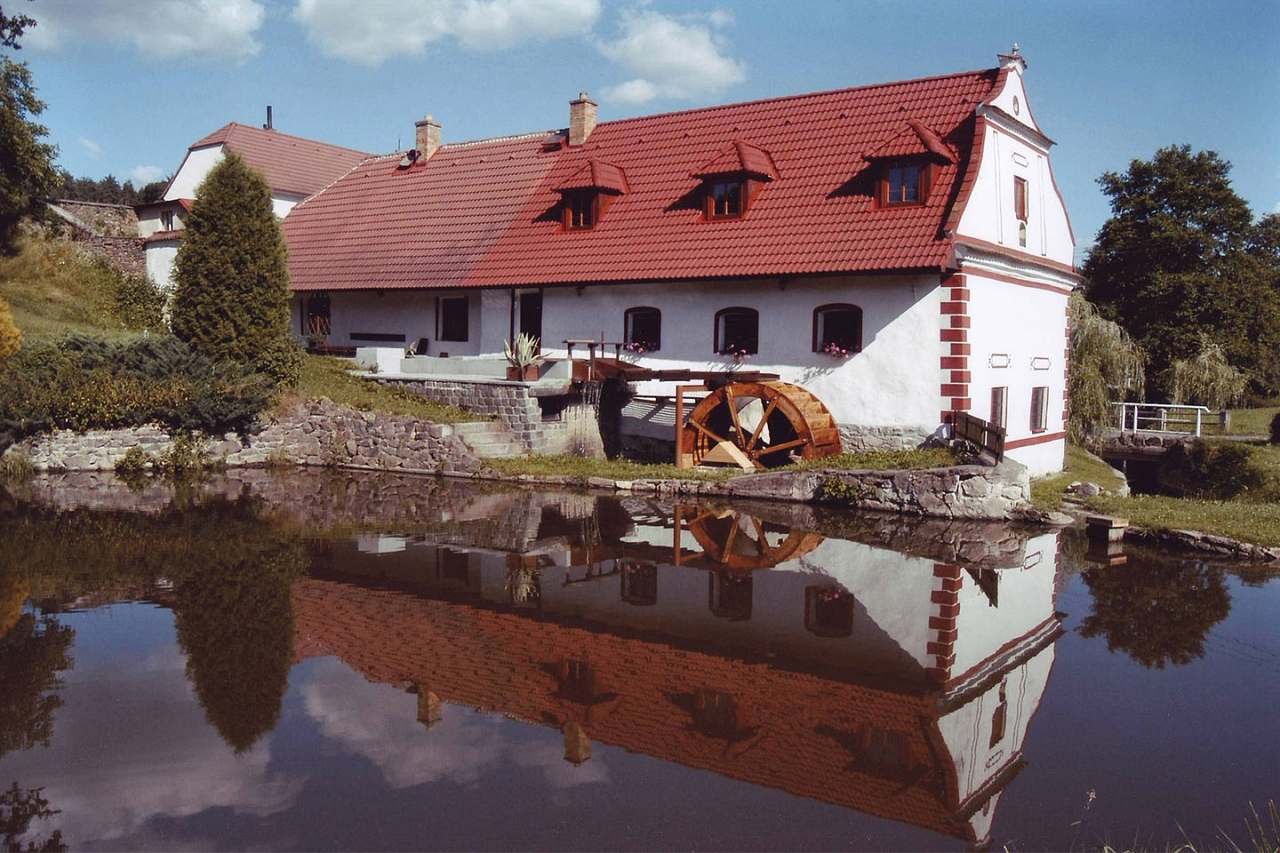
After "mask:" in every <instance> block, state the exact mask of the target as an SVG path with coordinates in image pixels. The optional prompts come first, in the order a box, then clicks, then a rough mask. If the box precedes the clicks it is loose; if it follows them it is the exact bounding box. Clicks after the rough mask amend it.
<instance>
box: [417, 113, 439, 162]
mask: <svg viewBox="0 0 1280 853" xmlns="http://www.w3.org/2000/svg"><path fill="white" fill-rule="evenodd" d="M413 126H414V128H416V130H417V133H416V134H415V136H414V145H413V147H414V148H416V149H418V154H419V156H420V157H421V158H422V159H424V160H425V159H426V158H427V157H430V156H431V155H432V154H434V153H436V149H437V148H439V147H440V122H438V121H436V120H435V119H433V118H432V117H431V115H430V114H429V113H428V115H427V117H426V118H424V119H422V120H420V121H416V122H414V123H413Z"/></svg>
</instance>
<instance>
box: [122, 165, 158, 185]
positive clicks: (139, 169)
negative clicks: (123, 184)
mask: <svg viewBox="0 0 1280 853" xmlns="http://www.w3.org/2000/svg"><path fill="white" fill-rule="evenodd" d="M163 177H164V169H161V168H160V167H159V166H134V167H133V170H132V171H130V172H129V180H131V181H133V185H134V186H135V187H141V186H143V185H145V184H149V183H151V182H152V181H158V180H160V179H161V178H163Z"/></svg>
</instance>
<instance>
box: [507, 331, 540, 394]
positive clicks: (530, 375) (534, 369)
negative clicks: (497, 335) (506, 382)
mask: <svg viewBox="0 0 1280 853" xmlns="http://www.w3.org/2000/svg"><path fill="white" fill-rule="evenodd" d="M502 348H503V352H504V354H505V355H506V357H507V362H508V367H507V379H510V380H512V381H517V382H518V381H523V382H536V381H537V379H538V365H539V364H542V362H543V361H545V359H544V358H543V357H542V356H541V355H540V354H539V353H538V339H537V338H535V337H534V336H533V335H530V334H528V333H526V332H521V333H520V334H518V335H516V339H515V340H514V341H507V342H506V343H504V344H503V345H502Z"/></svg>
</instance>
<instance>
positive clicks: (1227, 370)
mask: <svg viewBox="0 0 1280 853" xmlns="http://www.w3.org/2000/svg"><path fill="white" fill-rule="evenodd" d="M1166 384H1167V385H1168V386H1169V395H1170V397H1171V399H1172V400H1173V402H1175V403H1189V404H1193V405H1198V406H1207V407H1209V408H1210V409H1225V408H1227V406H1229V405H1231V404H1232V403H1234V402H1236V401H1237V400H1239V399H1240V397H1241V396H1242V395H1243V394H1244V390H1245V388H1246V387H1247V386H1248V384H1249V380H1248V379H1246V378H1245V376H1244V374H1243V373H1241V372H1240V371H1239V370H1236V369H1235V368H1234V367H1232V366H1231V365H1230V364H1229V363H1228V362H1227V354H1226V353H1225V352H1223V351H1222V347H1221V346H1219V345H1218V344H1216V343H1214V341H1213V340H1212V339H1211V338H1210V337H1209V336H1208V335H1201V336H1200V352H1198V353H1197V354H1196V355H1195V356H1194V357H1193V358H1179V359H1176V360H1175V361H1174V362H1173V366H1172V367H1170V368H1169V379H1168V381H1167V382H1166Z"/></svg>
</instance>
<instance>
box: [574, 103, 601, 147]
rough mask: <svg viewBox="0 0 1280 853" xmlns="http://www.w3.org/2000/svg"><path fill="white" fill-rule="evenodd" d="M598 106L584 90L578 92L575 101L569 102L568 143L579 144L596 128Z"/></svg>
mask: <svg viewBox="0 0 1280 853" xmlns="http://www.w3.org/2000/svg"><path fill="white" fill-rule="evenodd" d="M599 111H600V106H599V104H597V103H596V102H595V101H593V100H591V98H589V97H587V93H586V92H579V93H578V99H577V100H576V101H570V102H569V144H570V145H581V144H582V143H584V142H586V141H587V137H588V136H590V135H591V131H593V130H595V129H596V115H597V113H598V112H599Z"/></svg>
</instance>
